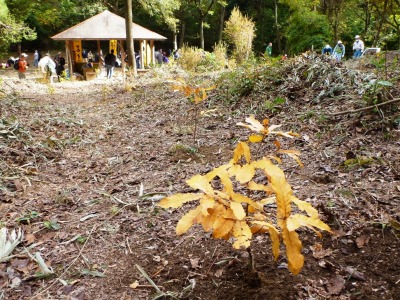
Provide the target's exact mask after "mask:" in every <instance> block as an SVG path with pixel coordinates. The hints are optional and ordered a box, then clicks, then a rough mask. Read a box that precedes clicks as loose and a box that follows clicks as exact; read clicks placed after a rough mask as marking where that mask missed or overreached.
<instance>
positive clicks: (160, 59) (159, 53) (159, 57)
mask: <svg viewBox="0 0 400 300" xmlns="http://www.w3.org/2000/svg"><path fill="white" fill-rule="evenodd" d="M154 56H155V58H156V61H157V63H158V64H160V65H161V64H162V63H163V62H164V55H163V51H162V49H160V50H158V51H156V52H155V53H154Z"/></svg>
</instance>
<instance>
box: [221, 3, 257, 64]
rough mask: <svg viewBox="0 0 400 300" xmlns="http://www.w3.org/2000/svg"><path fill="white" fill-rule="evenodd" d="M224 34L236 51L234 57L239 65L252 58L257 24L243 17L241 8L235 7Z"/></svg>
mask: <svg viewBox="0 0 400 300" xmlns="http://www.w3.org/2000/svg"><path fill="white" fill-rule="evenodd" d="M224 34H225V36H226V38H227V40H228V42H229V43H230V44H232V45H233V47H234V50H233V54H232V56H233V57H234V58H235V59H236V61H237V62H238V63H242V62H243V61H245V60H247V59H248V58H249V57H250V53H251V49H252V46H253V40H254V38H255V24H254V22H253V21H252V20H251V19H249V18H248V17H246V16H243V15H242V13H241V12H240V10H239V8H237V7H235V8H234V9H233V11H232V14H231V16H230V18H229V20H228V21H227V22H226V23H225V29H224Z"/></svg>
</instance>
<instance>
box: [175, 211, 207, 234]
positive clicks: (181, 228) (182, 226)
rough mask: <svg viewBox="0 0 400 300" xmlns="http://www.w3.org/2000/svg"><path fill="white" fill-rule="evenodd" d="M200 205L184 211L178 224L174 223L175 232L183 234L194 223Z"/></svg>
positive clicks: (199, 212)
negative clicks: (186, 211)
mask: <svg viewBox="0 0 400 300" xmlns="http://www.w3.org/2000/svg"><path fill="white" fill-rule="evenodd" d="M201 209H202V208H201V206H198V207H196V208H195V209H193V210H191V211H189V212H188V213H186V214H185V215H184V216H183V217H182V218H181V219H180V220H179V222H178V225H176V234H177V235H181V234H184V233H185V232H186V231H188V230H189V228H190V227H192V225H193V224H194V223H196V219H197V217H198V216H199V214H201Z"/></svg>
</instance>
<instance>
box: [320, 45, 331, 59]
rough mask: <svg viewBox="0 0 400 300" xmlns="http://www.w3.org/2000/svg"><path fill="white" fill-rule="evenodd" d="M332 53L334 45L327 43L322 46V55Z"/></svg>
mask: <svg viewBox="0 0 400 300" xmlns="http://www.w3.org/2000/svg"><path fill="white" fill-rule="evenodd" d="M331 54H332V47H331V46H329V45H328V44H327V45H325V47H324V48H322V55H323V56H324V55H331Z"/></svg>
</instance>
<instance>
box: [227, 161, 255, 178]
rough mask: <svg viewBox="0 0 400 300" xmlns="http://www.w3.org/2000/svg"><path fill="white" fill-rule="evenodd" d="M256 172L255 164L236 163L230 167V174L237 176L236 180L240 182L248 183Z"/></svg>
mask: <svg viewBox="0 0 400 300" xmlns="http://www.w3.org/2000/svg"><path fill="white" fill-rule="evenodd" d="M254 174H255V170H254V166H253V165H251V164H245V165H243V166H240V165H234V166H233V167H231V168H230V169H229V175H230V176H235V177H236V180H237V181H239V182H240V183H247V182H249V181H250V180H252V179H253V177H254Z"/></svg>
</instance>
